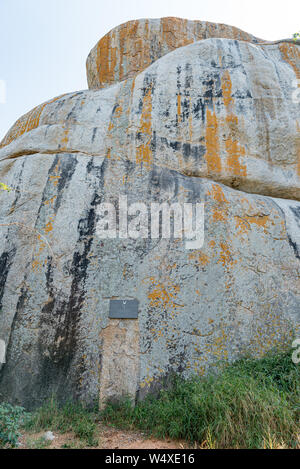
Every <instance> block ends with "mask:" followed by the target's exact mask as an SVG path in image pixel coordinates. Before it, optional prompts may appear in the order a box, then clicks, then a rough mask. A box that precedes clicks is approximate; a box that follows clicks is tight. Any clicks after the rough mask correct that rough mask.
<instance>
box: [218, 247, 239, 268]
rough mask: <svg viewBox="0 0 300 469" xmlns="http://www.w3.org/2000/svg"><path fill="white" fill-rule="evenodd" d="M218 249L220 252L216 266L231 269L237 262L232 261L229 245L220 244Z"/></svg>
mask: <svg viewBox="0 0 300 469" xmlns="http://www.w3.org/2000/svg"><path fill="white" fill-rule="evenodd" d="M220 248H221V252H220V258H219V261H218V264H222V265H223V267H233V266H234V265H235V264H236V263H237V261H236V260H233V256H232V254H231V251H230V247H229V245H228V244H227V243H223V242H221V243H220Z"/></svg>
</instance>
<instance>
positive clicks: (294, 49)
mask: <svg viewBox="0 0 300 469" xmlns="http://www.w3.org/2000/svg"><path fill="white" fill-rule="evenodd" d="M279 49H280V52H281V54H282V58H283V59H284V60H285V61H286V62H287V63H288V64H290V66H291V67H292V68H293V70H294V72H295V74H296V77H297V79H298V80H300V50H299V47H298V46H296V45H294V44H289V43H287V42H283V43H281V44H280V45H279ZM298 86H300V83H298Z"/></svg>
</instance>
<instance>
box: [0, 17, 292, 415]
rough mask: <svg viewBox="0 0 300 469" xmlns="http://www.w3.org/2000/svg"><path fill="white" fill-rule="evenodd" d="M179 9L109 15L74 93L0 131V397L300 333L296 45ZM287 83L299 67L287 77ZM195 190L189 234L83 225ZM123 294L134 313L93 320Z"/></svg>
mask: <svg viewBox="0 0 300 469" xmlns="http://www.w3.org/2000/svg"><path fill="white" fill-rule="evenodd" d="M261 42H262V40H260V39H257V38H254V37H253V36H251V35H249V34H247V33H244V32H243V31H240V30H238V29H236V28H233V27H230V26H226V25H217V24H211V23H205V22H200V21H187V20H181V19H178V18H163V19H160V20H138V21H133V22H129V23H126V24H125V25H121V26H119V27H117V28H115V29H114V30H112V31H111V32H110V33H108V34H107V35H106V36H105V37H104V38H103V39H101V40H100V41H99V43H98V44H97V45H96V47H95V48H94V49H93V50H92V51H91V53H90V55H89V57H88V60H87V72H88V83H89V87H90V89H89V90H86V91H80V92H74V93H70V94H66V95H63V96H61V97H58V98H55V99H53V100H51V101H49V102H47V103H45V104H42V105H40V106H38V107H37V108H35V109H34V110H32V111H31V112H30V113H28V114H27V115H25V116H23V117H22V118H21V119H20V120H19V121H17V122H16V124H15V125H14V126H13V128H12V129H11V130H10V131H9V132H8V134H7V135H6V137H5V138H4V140H3V141H2V143H1V144H0V181H1V182H5V183H6V184H7V185H9V186H10V187H11V188H12V189H13V190H12V191H11V192H9V193H4V192H1V193H0V198H1V208H0V210H1V215H0V216H1V226H0V230H1V238H0V274H1V277H0V309H1V311H0V339H1V340H4V341H5V342H6V344H7V356H6V363H5V364H3V365H0V366H1V371H0V397H1V398H2V399H4V400H11V401H13V402H18V403H22V404H24V405H26V406H28V407H34V406H37V405H39V404H41V403H42V402H43V400H44V399H45V398H47V397H49V396H50V395H52V394H53V393H54V394H56V395H57V397H58V399H59V400H60V401H64V400H66V399H69V398H70V397H72V398H75V399H80V400H82V401H84V402H86V403H88V404H90V403H92V402H94V401H95V400H98V399H99V398H100V401H101V402H103V401H104V400H105V399H106V398H108V397H115V396H117V395H120V394H122V393H129V394H130V395H132V396H136V395H137V396H138V397H143V395H144V394H145V393H147V392H148V391H149V390H154V389H155V388H156V386H158V385H159V383H161V382H162V380H164V379H167V378H168V376H170V375H171V374H172V373H173V372H179V373H181V374H182V375H183V376H185V377H188V376H190V375H192V374H194V373H198V374H204V373H206V372H208V371H209V369H210V368H212V367H214V365H215V363H216V362H217V361H218V360H220V359H222V360H233V359H235V358H237V357H238V356H240V355H241V354H243V353H245V352H250V353H252V354H254V355H261V354H263V353H264V352H265V351H267V350H268V349H270V348H272V347H275V346H277V345H281V344H288V343H291V341H292V338H293V337H294V336H295V335H297V334H298V335H299V326H300V321H299V316H300V313H299V309H300V296H299V291H300V289H299V287H300V283H299V278H300V263H299V260H300V202H299V200H300V121H299V110H300V109H299V108H300V104H299V93H298V92H297V85H299V79H300V47H299V45H297V44H291V43H288V42H281V43H279V44H267V45H261V44H259V43H261ZM297 80H298V81H297ZM119 195H126V196H127V198H128V204H131V203H134V202H144V203H146V204H149V205H150V203H151V202H158V203H162V202H164V201H166V202H169V203H170V204H171V203H175V202H179V203H181V204H183V203H186V202H189V203H200V202H204V203H205V241H204V245H203V247H202V248H201V249H197V250H188V249H186V246H185V242H184V240H180V239H175V240H174V239H169V240H168V239H150V238H149V239H119V238H117V239H99V237H98V236H97V235H96V226H97V223H98V221H99V214H98V212H97V207H98V206H99V205H100V203H101V202H109V201H111V202H118V200H119ZM111 299H120V300H124V299H137V300H138V301H139V316H138V320H118V319H109V317H108V316H109V303H110V300H111Z"/></svg>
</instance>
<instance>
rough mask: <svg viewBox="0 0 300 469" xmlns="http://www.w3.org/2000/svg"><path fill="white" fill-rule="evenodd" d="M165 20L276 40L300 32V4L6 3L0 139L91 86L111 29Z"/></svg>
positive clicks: (0, 45) (261, 0)
mask: <svg viewBox="0 0 300 469" xmlns="http://www.w3.org/2000/svg"><path fill="white" fill-rule="evenodd" d="M163 16H178V17H182V18H188V19H191V20H196V19H197V20H203V21H212V22H217V23H226V24H230V25H233V26H236V27H239V28H241V29H243V30H244V31H247V32H249V33H252V34H254V35H255V36H258V37H261V38H263V39H267V40H274V39H280V38H285V37H291V36H292V34H293V33H295V32H296V31H299V30H300V0H247V1H245V0H211V1H209V0H0V140H1V139H2V137H3V136H4V135H5V133H6V132H7V131H8V129H9V128H10V127H11V125H12V124H13V123H14V122H15V121H16V120H17V119H18V118H19V117H20V116H21V115H22V114H24V113H25V112H28V111H30V110H31V109H32V108H33V107H34V106H36V105H38V104H40V103H42V102H44V101H47V100H48V99H51V98H53V97H54V96H58V95H60V94H62V93H66V92H71V91H76V90H80V89H86V88H87V81H86V73H85V61H86V57H87V56H88V53H89V51H90V50H91V49H92V47H93V46H94V45H95V44H96V42H97V41H98V40H99V39H100V38H101V37H102V36H103V35H104V34H106V33H107V32H108V31H109V30H110V29H112V28H113V27H115V26H117V25H119V24H121V23H124V22H125V21H128V20H133V19H138V18H160V17H163ZM4 87H5V90H4ZM4 91H5V93H4ZM4 94H5V96H4ZM4 97H5V103H3V102H2V101H4Z"/></svg>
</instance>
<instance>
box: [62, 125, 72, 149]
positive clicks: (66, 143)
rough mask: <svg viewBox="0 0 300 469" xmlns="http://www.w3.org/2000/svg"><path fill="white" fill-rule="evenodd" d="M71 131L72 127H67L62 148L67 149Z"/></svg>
mask: <svg viewBox="0 0 300 469" xmlns="http://www.w3.org/2000/svg"><path fill="white" fill-rule="evenodd" d="M69 133H70V129H65V130H64V134H63V138H62V139H61V143H62V147H61V150H67V146H68V142H69Z"/></svg>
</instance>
